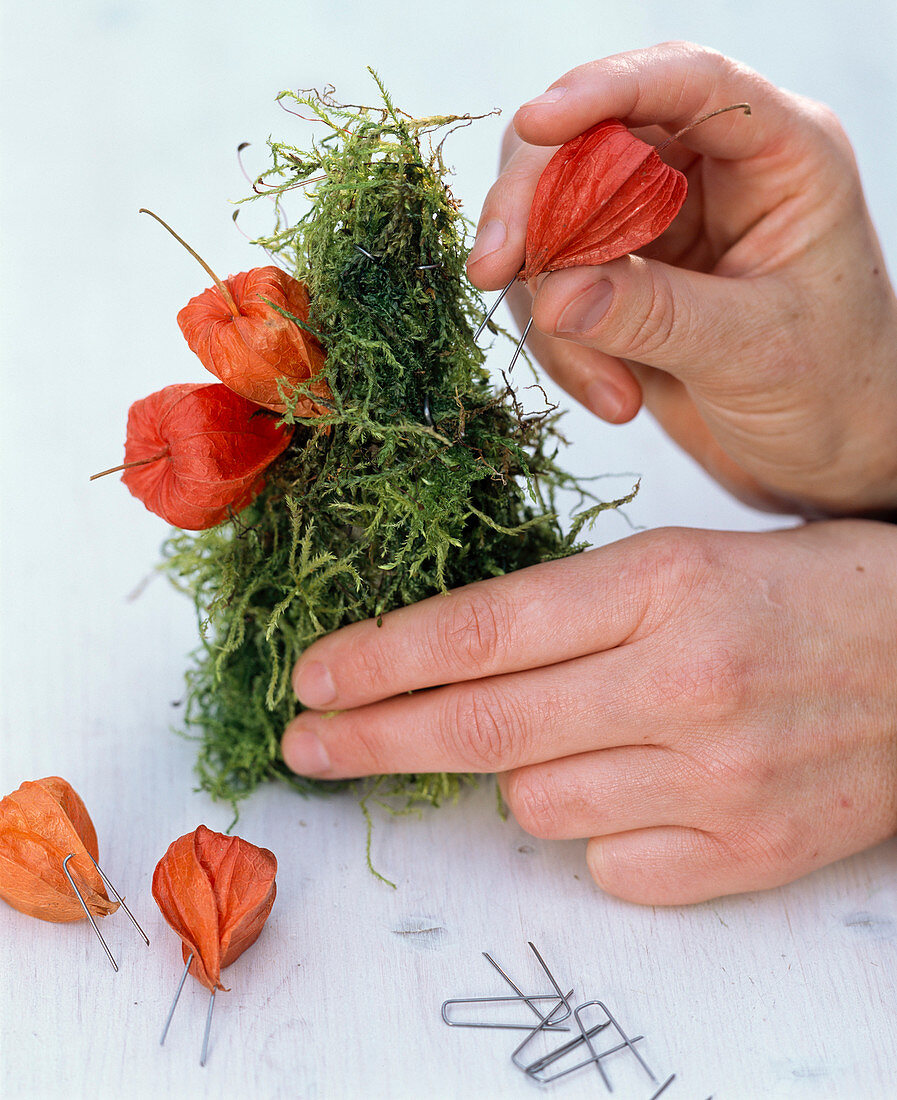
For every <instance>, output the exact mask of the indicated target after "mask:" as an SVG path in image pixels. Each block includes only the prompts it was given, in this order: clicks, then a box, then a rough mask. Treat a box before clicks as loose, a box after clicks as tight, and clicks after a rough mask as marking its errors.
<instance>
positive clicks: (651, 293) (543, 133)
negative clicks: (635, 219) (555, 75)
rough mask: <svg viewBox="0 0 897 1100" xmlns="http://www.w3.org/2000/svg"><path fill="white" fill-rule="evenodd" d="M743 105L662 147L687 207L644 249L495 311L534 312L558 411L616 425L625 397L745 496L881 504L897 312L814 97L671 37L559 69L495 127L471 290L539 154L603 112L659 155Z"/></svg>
mask: <svg viewBox="0 0 897 1100" xmlns="http://www.w3.org/2000/svg"><path fill="white" fill-rule="evenodd" d="M560 89H566V91H565V92H564V94H563V95H562V96H561V97H560V98H551V97H552V96H553V95H555V94H556V93H557V92H558V91H559V90H560ZM540 99H541V100H542V101H541V102H540ZM745 100H746V101H748V102H750V104H751V108H752V115H751V117H750V118H745V117H744V116H743V115H742V114H741V113H740V112H734V113H732V114H726V115H721V116H719V117H717V118H715V119H712V120H710V121H708V122H706V123H704V124H702V125H701V126H698V127H697V128H696V129H694V130H692V131H690V132H689V133H688V134H687V135H686V136H684V137H683V138H682V139H681V142H680V143H674V144H673V145H672V146H671V147H670V148H669V149H668V150H666V151H665V152H664V154H663V156H664V159H666V160H667V161H668V162H669V163H671V164H673V166H674V167H676V168H678V169H679V170H680V171H683V172H684V173H685V175H686V176H687V178H688V197H687V199H686V202H685V205H684V207H683V209H682V211H681V212H680V214H679V215H678V217H677V218H676V219H675V221H674V222H673V224H672V226H671V227H670V228H669V229H668V230H667V231H666V233H664V234H663V235H662V236H661V237H660V238H659V239H658V240H657V241H656V242H654V243H653V244H652V245H650V246H648V247H647V248H644V249H641V250H640V251H639V253H638V254H637V255H635V256H626V257H623V258H622V259H619V260H614V261H612V262H610V263H606V264H602V265H601V266H599V267H591V268H572V269H569V270H565V271H559V272H554V273H552V274H550V275H547V276H540V277H539V278H538V279H537V280H535V284H536V285H535V286H534V287H531V288H530V289H531V290H536V293H535V297H534V298H532V297H531V294H530V293H529V292H528V290H527V288H526V287H523V286H522V285H520V284H518V287H517V291H516V296H515V298H514V299H513V300H512V308H513V309H514V311H515V313H516V314H517V317H518V320H519V321H521V323H522V322H523V321H525V320H526V318H528V317H529V315H530V312H532V316H533V320H534V328H533V330H531V333H530V337H529V341H528V346H529V347H530V348H531V349H532V351H533V352H534V354H535V355H536V356H537V357H538V359H539V360H540V361H541V362H542V364H543V365H544V367H545V369H546V370H547V372H548V373H549V374H550V375H551V376H552V377H553V378H554V379H555V380H556V381H557V382H558V383H559V384H560V385H561V386H563V387H564V388H565V389H566V390H567V391H568V392H569V393H570V394H571V395H572V396H573V397H575V398H576V399H577V400H578V401H581V402H582V403H583V404H584V405H586V406H587V407H588V408H590V409H591V410H592V411H593V412H594V413H595V414H596V415H598V416H601V417H603V418H604V419H606V420H609V421H612V422H616V423H622V422H624V421H626V420H629V419H631V418H632V417H633V416H634V415H635V414H636V412H637V411H638V410H639V408H640V406H641V404H642V402H643V401H644V404H645V405H646V406H647V407H648V408H649V409H650V410H651V412H652V413H653V414H654V415H655V416H656V417H657V419H658V420H659V421H660V423H661V425H662V426H663V427H664V428H665V429H666V431H667V432H668V433H669V434H670V435H671V436H672V437H673V438H674V439H675V440H676V441H677V442H678V443H679V444H680V445H681V446H682V447H684V448H685V449H686V450H687V451H688V452H689V453H691V454H692V455H693V456H694V457H695V458H696V459H697V460H698V461H699V462H700V463H701V464H702V465H703V466H704V467H705V468H706V469H707V470H708V471H709V472H710V473H711V474H712V475H713V476H714V477H715V478H716V479H717V480H718V481H720V482H721V483H722V484H723V485H725V486H726V487H727V488H729V489H730V490H731V491H733V492H734V493H735V494H736V495H737V496H739V497H740V498H741V499H743V500H745V501H747V502H748V503H750V504H753V505H755V506H757V507H763V508H768V509H772V510H775V511H788V512H797V513H800V514H803V515H816V516H818V515H860V514H864V513H872V512H875V511H891V510H893V509H895V508H897V446H895V444H894V440H895V438H897V300H895V296H894V292H893V290H892V288H891V285H890V283H889V281H888V278H887V274H886V271H885V266H884V262H883V259H882V256H881V251H880V248H879V245H878V241H877V239H876V236H875V232H874V230H873V228H872V225H871V223H870V220H869V215H868V212H867V209H866V206H865V202H864V199H863V194H862V189H861V185H860V181H859V177H858V174H857V168H856V163H855V161H854V157H853V153H852V150H851V147H850V143H849V141H848V140H847V137H846V136H845V134H844V132H843V131H842V129H841V127H840V125H839V123H838V120H837V119H836V118H835V116H834V115H833V114H832V112H831V111H830V110H829V109H828V108H826V107H824V106H822V105H821V104H818V103H814V102H812V101H810V100H808V99H804V98H802V97H800V96H796V95H792V94H790V93H787V92H784V91H781V90H780V89H778V88H775V87H774V86H773V85H771V84H769V83H768V82H767V81H765V80H764V79H762V78H761V77H760V76H758V75H757V74H756V73H754V72H751V71H750V70H749V69H747V68H745V67H743V66H741V65H739V64H737V63H736V62H734V61H731V60H729V59H728V58H725V57H723V56H722V55H720V54H718V53H715V52H713V51H710V50H706V49H703V48H701V47H697V46H693V45H690V44H688V43H668V44H666V45H662V46H657V47H654V48H652V49H648V50H638V51H635V52H633V53H627V54H621V55H618V56H615V57H610V58H606V59H604V60H601V61H595V62H593V63H591V64H588V65H583V66H581V67H579V68H577V69H573V70H572V71H571V72H569V73H567V74H566V75H565V76H563V77H561V78H560V79H559V80H558V81H556V82H555V84H553V85H552V87H551V88H550V89H549V91H548V93H546V95H545V97H539V98H538V99H536V100H534V101H531V102H530V103H529V104H525V105H524V106H523V107H521V108H520V110H519V111H518V112H517V114H516V115H515V116H514V127H515V128H516V134H514V133H511V134H509V135H506V140H505V143H504V149H503V165H502V169H501V173H500V175H499V178H498V181H497V182H496V183H495V185H494V186H493V187H492V189H491V191H490V192H489V194H488V196H487V198H486V201H485V204H484V206H483V213H482V215H481V218H480V223H479V229H478V236H477V243H476V245H475V247H474V249H473V250H472V252H471V255H470V258H469V260H468V271H469V274H470V278H471V280H472V281H473V283H474V284H475V285H476V286H478V287H480V288H481V289H484V290H492V289H497V288H498V287H501V286H504V285H505V284H506V283H507V282H508V280H509V279H511V278H512V277H513V275H514V273H515V272H516V271H518V270H519V269H520V267H521V266H522V263H523V254H524V240H525V236H526V224H527V218H528V215H529V209H530V206H531V203H532V198H533V193H534V191H535V187H536V182H537V180H538V177H539V175H540V174H541V172H542V169H543V168H544V166H545V164H546V163H547V162H548V160H549V159H550V157H551V155H552V153H553V152H554V147H555V146H557V145H559V144H561V143H562V142H564V141H567V140H569V139H570V138H572V137H574V136H576V135H577V134H579V133H582V132H583V131H584V130H586V129H588V128H589V127H590V126H592V125H593V124H594V123H596V122H598V121H600V120H602V119H604V118H607V117H617V118H620V119H622V120H623V121H624V122H625V123H626V124H627V125H629V126H631V127H633V128H635V132H636V133H637V134H638V135H639V136H640V137H642V138H644V139H645V140H647V141H650V142H652V143H654V144H656V143H657V142H658V141H660V140H661V139H662V138H664V137H666V136H667V134H668V133H669V132H675V131H676V130H677V129H679V128H681V127H682V126H685V125H687V124H688V123H689V122H691V121H693V120H694V119H696V118H698V117H699V116H700V115H701V114H703V113H704V112H705V111H708V110H710V109H713V108H715V107H720V106H725V105H727V104H730V103H736V102H740V101H745ZM661 128H662V129H661ZM518 135H519V136H518ZM521 139H522V140H521ZM546 147H547V148H546ZM536 287H537V289H536Z"/></svg>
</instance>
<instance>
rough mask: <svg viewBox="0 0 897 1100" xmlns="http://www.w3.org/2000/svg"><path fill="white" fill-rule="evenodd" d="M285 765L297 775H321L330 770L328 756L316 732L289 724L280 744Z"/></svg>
mask: <svg viewBox="0 0 897 1100" xmlns="http://www.w3.org/2000/svg"><path fill="white" fill-rule="evenodd" d="M281 749H282V751H283V758H284V761H285V762H286V765H287V767H288V768H289V769H290V770H291V771H294V772H296V773H297V774H298V775H322V774H324V773H325V772H328V771H329V770H330V757H329V756H328V755H327V750H326V749H325V748H324V745H323V743H322V741H321V739H320V737H318V735H317V734H316V733H313V732H312V730H310V729H307V728H306V727H303V726H290V727H289V729H288V730H287V732H286V733H285V734H284V735H283V742H282V744H281Z"/></svg>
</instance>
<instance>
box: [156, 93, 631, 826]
mask: <svg viewBox="0 0 897 1100" xmlns="http://www.w3.org/2000/svg"><path fill="white" fill-rule="evenodd" d="M378 84H379V81H378ZM381 92H382V94H383V103H384V106H383V107H382V108H353V109H349V108H341V107H339V106H337V105H335V104H333V103H332V101H331V100H329V99H328V98H327V97H326V96H325V97H318V96H308V97H299V96H292V94H291V93H282V97H281V98H283V97H284V96H290V97H291V98H292V99H293V100H295V101H296V103H297V104H299V105H301V107H302V108H304V109H306V110H307V111H309V112H310V113H311V114H312V115H313V116H314V117H315V118H316V119H318V120H319V121H320V123H321V124H322V128H323V129H324V130H325V131H326V134H325V135H324V136H322V137H321V138H320V140H318V141H317V142H316V143H315V144H314V145H313V148H312V149H311V150H306V151H301V150H298V149H295V148H293V147H292V146H289V145H285V144H283V143H281V142H271V143H270V146H271V153H272V157H273V164H272V168H271V170H270V171H269V172H268V173H267V174H266V176H265V181H264V184H263V185H259V186H258V187H257V190H259V191H263V192H264V193H265V194H267V195H269V196H272V195H273V196H275V198H276V202H275V210H276V225H275V228H274V232H273V233H272V235H271V236H270V237H269V238H265V239H262V240H260V241H259V242H258V243H259V244H260V245H262V246H263V247H264V248H265V249H266V250H267V251H268V252H269V254H271V255H272V256H273V257H274V258H275V259H276V261H277V262H279V263H281V264H282V265H283V266H284V267H286V268H287V269H288V270H289V271H290V272H291V273H293V274H295V275H296V276H297V277H298V278H300V279H302V280H304V281H305V283H306V284H307V285H308V288H309V291H310V294H311V300H312V310H311V315H310V317H309V322H308V324H309V327H310V328H311V329H312V330H313V331H315V332H317V333H319V334H320V336H321V339H322V341H323V343H324V346H325V348H326V350H327V362H326V377H327V381H328V383H329V385H330V389H331V391H332V394H333V400H332V403H330V404H329V406H328V415H326V416H323V417H320V418H318V419H302V418H299V417H294V416H293V415H292V414H291V413H287V415H286V418H285V419H286V420H287V421H289V422H291V423H295V425H296V428H295V431H294V436H293V440H292V442H291V444H290V446H289V447H288V449H287V450H286V451H285V452H284V453H283V455H282V456H281V457H280V459H278V461H277V462H276V464H275V465H274V466H273V467H272V468H271V469H270V471H269V474H268V480H267V485H266V487H265V489H264V491H263V492H262V494H261V495H260V496H259V497H258V498H257V500H256V501H255V502H254V503H253V504H252V505H251V506H250V507H249V508H247V509H246V510H244V511H243V512H241V513H240V514H239V516H235V517H233V518H232V519H231V520H230V521H229V522H227V523H224V524H221V525H220V526H218V527H215V528H213V529H211V530H208V531H203V532H199V533H197V534H194V533H186V532H178V533H176V534H175V535H174V537H173V538H171V540H170V541H169V542H168V544H167V547H166V568H167V571H168V573H169V575H170V576H171V578H172V579H173V580H174V581H175V583H176V584H178V585H179V586H180V587H181V588H183V589H184V590H186V591H187V592H189V594H190V595H191V596H192V598H193V599H194V601H195V603H196V607H197V611H198V614H199V619H200V624H201V636H202V642H201V646H200V649H199V650H198V652H197V654H196V657H195V663H194V667H193V668H192V669H191V671H190V672H189V674H188V705H187V714H186V724H187V727H188V730H189V732H190V733H192V734H195V735H196V736H197V738H198V740H199V745H200V747H199V761H198V774H199V779H200V784H201V786H202V787H203V789H205V790H206V791H208V792H209V793H210V794H211V795H212V796H213V797H215V798H223V799H229V800H231V801H234V802H236V801H237V800H239V799H241V798H243V797H244V796H246V795H248V794H249V793H250V792H251V791H252V790H253V789H254V788H255V787H256V786H257V785H258V784H259V783H261V782H263V781H265V780H269V779H283V780H286V781H287V782H288V783H290V784H292V786H294V787H295V788H297V789H298V790H300V791H302V792H304V793H309V792H312V791H324V790H334V789H340V788H344V787H346V786H351V785H352V784H348V783H327V782H320V781H316V780H309V779H303V778H301V777H298V776H295V775H293V774H292V773H291V772H289V771H288V770H287V769H286V767H285V766H284V763H283V760H282V758H281V756H280V747H279V742H280V736H281V734H282V732H283V729H284V727H285V726H286V724H287V723H288V722H289V720H290V719H291V718H292V717H293V716H294V715H295V714H296V712H297V710H298V704H297V702H296V700H295V698H294V697H293V695H292V692H291V690H290V679H289V677H290V671H291V668H292V666H293V663H294V662H295V661H296V659H297V657H298V656H299V655H300V654H301V653H302V651H303V650H304V649H305V648H306V647H307V646H308V645H309V644H310V643H311V642H312V641H313V640H314V639H315V638H317V637H319V636H320V635H322V634H324V633H326V632H328V631H331V630H335V629H336V628H337V627H340V626H342V625H344V624H346V623H350V622H355V621H357V620H360V619H366V618H370V617H377V616H379V615H381V614H383V613H384V612H386V611H389V610H390V609H391V608H395V607H399V606H401V605H404V604H408V603H411V602H413V601H416V600H420V599H423V598H425V597H427V596H432V595H434V594H436V593H439V592H445V591H446V590H447V589H449V588H452V587H455V586H458V585H463V584H465V583H467V582H470V581H473V580H479V579H482V578H485V577H490V576H496V575H499V574H502V573H507V572H510V571H511V570H514V569H519V568H522V567H524V566H527V565H531V564H534V563H536V562H543V561H548V560H551V559H554V558H560V557H564V556H566V555H568V554H572V553H575V552H576V551H577V550H579V549H580V548H581V547H580V546H579V545H578V544H577V543H576V538H577V537H578V533H579V531H580V529H581V526H582V524H583V523H585V522H588V521H590V520H591V519H592V518H593V517H594V516H595V514H597V512H598V511H600V510H601V509H602V508H604V507H611V506H613V504H616V503H619V502H613V504H608V505H605V504H600V503H599V504H597V505H595V506H593V507H592V508H589V509H586V510H585V511H584V512H582V513H581V514H580V516H579V517H578V519H577V521H576V522H575V523H574V524H573V527H572V529H571V530H570V531H568V532H567V533H564V532H563V531H562V529H561V527H560V524H559V521H558V516H557V512H556V509H555V504H554V500H555V494H556V493H557V491H558V490H559V489H568V488H577V487H576V486H575V484H574V482H573V480H572V479H571V478H570V477H569V476H568V475H567V474H565V473H564V472H563V470H562V469H561V468H560V467H559V466H558V465H557V463H556V455H557V452H558V449H559V446H560V444H561V442H562V440H561V437H560V435H559V434H558V431H557V423H556V420H557V418H556V414H555V412H554V410H551V409H545V410H542V411H540V412H537V413H532V414H530V413H525V412H524V411H523V410H522V409H521V407H520V405H519V404H518V402H517V399H516V397H515V394H514V393H513V391H512V390H511V388H510V386H509V385H507V384H505V386H503V387H501V388H499V389H495V388H494V387H493V386H492V385H491V384H490V381H489V376H488V374H487V371H486V369H485V365H484V358H483V353H482V352H481V350H480V349H479V348H478V347H477V345H476V344H475V343H474V340H473V332H474V329H475V327H476V325H477V323H478V322H479V320H480V318H481V317H482V304H481V302H480V300H479V297H478V296H477V294H476V293H475V292H474V290H473V289H472V288H471V286H470V284H469V283H468V282H467V280H466V276H465V271H464V261H465V256H466V252H467V244H466V236H467V229H468V225H467V223H466V222H465V220H464V219H463V218H462V216H461V213H460V210H459V207H458V204H457V203H456V202H455V200H454V199H453V198H452V195H451V194H450V192H449V190H448V189H447V187H446V185H445V182H444V180H445V175H446V171H445V166H444V164H443V161H442V154H441V145H436V146H435V147H434V146H433V144H432V141H431V138H430V134H431V133H432V132H434V131H436V130H439V129H441V128H444V127H451V126H452V125H453V124H458V123H461V122H464V121H465V120H464V119H459V118H454V117H447V118H438V119H423V120H421V119H412V118H410V117H409V116H406V115H405V114H403V113H401V112H399V111H397V110H396V109H395V108H394V107H393V105H392V103H391V102H390V100H389V97H388V96H387V95H386V93H385V92H384V91H383V89H382V86H381ZM306 181H307V183H306ZM315 181H316V182H315ZM300 186H304V189H305V192H306V194H307V196H308V199H309V202H308V210H307V213H306V214H305V215H304V216H303V217H302V218H301V219H300V220H298V221H297V222H296V223H295V224H288V223H287V220H286V217H285V215H284V213H283V206H282V204H281V198H282V196H283V195H284V194H286V193H287V192H293V191H295V190H296V189H297V188H298V187H300ZM294 397H295V395H293V394H285V398H286V399H287V400H288V402H290V403H292V404H293V405H295V401H294ZM580 492H581V493H583V495H584V496H585V495H588V494H585V493H584V491H583V490H580ZM422 735H425V732H424V731H422ZM472 780H473V777H471V776H458V775H403V776H381V777H378V778H376V779H375V780H368V781H365V782H363V783H361V784H359V786H360V788H361V794H362V796H365V795H366V796H367V797H375V798H376V799H378V800H383V799H385V800H386V801H387V802H388V803H389V804H390V805H391V806H393V807H398V808H402V807H405V808H407V807H413V806H414V805H416V804H418V803H430V804H434V805H436V804H439V803H440V802H442V801H444V800H446V799H449V798H452V797H454V796H455V795H456V794H457V792H458V790H459V788H460V786H461V785H462V784H463V783H464V782H466V781H472Z"/></svg>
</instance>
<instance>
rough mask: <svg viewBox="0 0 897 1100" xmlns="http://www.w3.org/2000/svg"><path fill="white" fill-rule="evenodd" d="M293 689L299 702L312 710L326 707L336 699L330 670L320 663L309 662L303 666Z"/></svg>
mask: <svg viewBox="0 0 897 1100" xmlns="http://www.w3.org/2000/svg"><path fill="white" fill-rule="evenodd" d="M293 687H294V689H295V692H296V696H297V697H298V699H299V701H300V702H301V703H304V704H305V705H306V706H307V707H311V708H312V709H313V710H320V708H321V707H326V706H327V704H328V703H332V702H333V700H334V699H335V698H336V685H335V684H334V682H333V677H332V676H331V675H330V669H329V668H328V667H327V666H326V665H324V664H321V662H320V661H309V663H308V664H307V665H303V666H302V668H301V669H300V671H299V675H298V676H297V677H296V682H295V684H294V685H293Z"/></svg>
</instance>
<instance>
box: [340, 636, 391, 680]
mask: <svg viewBox="0 0 897 1100" xmlns="http://www.w3.org/2000/svg"><path fill="white" fill-rule="evenodd" d="M347 664H348V666H349V667H351V668H352V679H353V680H354V687H356V688H361V689H362V690H373V691H376V690H378V689H379V687H380V685H381V684H383V682H384V680H385V679H387V677H386V668H385V666H384V662H383V657H382V655H381V653H380V651H379V649H378V647H377V646H376V645H369V644H367V643H364V642H363V643H360V644H359V645H358V646H357V647H356V649H355V651H354V652H353V653H352V654H351V656H350V658H349V660H348V662H347Z"/></svg>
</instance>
